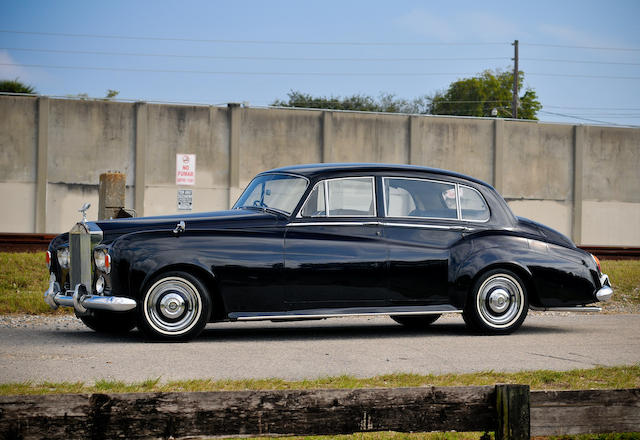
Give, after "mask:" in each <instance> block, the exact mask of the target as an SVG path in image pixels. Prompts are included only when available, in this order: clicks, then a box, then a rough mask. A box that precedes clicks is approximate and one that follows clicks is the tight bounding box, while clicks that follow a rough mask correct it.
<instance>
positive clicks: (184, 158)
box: [176, 153, 196, 185]
mask: <svg viewBox="0 0 640 440" xmlns="http://www.w3.org/2000/svg"><path fill="white" fill-rule="evenodd" d="M195 184H196V155H195V154H180V153H178V154H176V185H195Z"/></svg>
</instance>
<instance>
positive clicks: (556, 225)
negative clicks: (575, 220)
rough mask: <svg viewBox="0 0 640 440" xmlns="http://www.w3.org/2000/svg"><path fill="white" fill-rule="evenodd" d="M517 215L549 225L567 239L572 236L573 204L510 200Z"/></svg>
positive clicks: (510, 205)
mask: <svg viewBox="0 0 640 440" xmlns="http://www.w3.org/2000/svg"><path fill="white" fill-rule="evenodd" d="M508 203H509V207H510V208H511V210H512V211H513V213H514V214H515V215H518V216H520V217H526V218H529V219H531V220H535V221H537V222H539V223H542V224H543V225H547V226H549V227H551V228H553V229H555V230H556V231H559V232H562V233H563V234H564V235H566V236H567V237H570V236H571V208H572V204H571V202H556V201H545V200H510V201H509V202H508Z"/></svg>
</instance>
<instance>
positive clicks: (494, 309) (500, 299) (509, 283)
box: [476, 274, 524, 328]
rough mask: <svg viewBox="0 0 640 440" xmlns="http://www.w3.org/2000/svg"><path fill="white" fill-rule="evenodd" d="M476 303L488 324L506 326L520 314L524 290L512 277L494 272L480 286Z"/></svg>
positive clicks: (498, 326)
mask: <svg viewBox="0 0 640 440" xmlns="http://www.w3.org/2000/svg"><path fill="white" fill-rule="evenodd" d="M476 305H477V308H478V312H479V314H480V317H481V318H482V320H483V321H485V322H486V323H487V324H488V325H490V326H492V327H496V328H500V327H508V326H509V325H511V324H512V323H513V322H514V321H516V320H517V319H518V318H519V317H520V315H522V311H523V308H524V292H523V291H522V287H521V286H520V283H518V281H516V280H515V279H514V278H513V277H511V276H509V275H507V274H495V275H493V276H491V277H489V278H487V279H486V280H485V281H484V283H482V285H481V286H480V289H479V290H478V297H477V303H476Z"/></svg>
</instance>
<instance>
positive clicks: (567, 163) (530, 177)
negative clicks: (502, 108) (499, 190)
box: [503, 121, 573, 201]
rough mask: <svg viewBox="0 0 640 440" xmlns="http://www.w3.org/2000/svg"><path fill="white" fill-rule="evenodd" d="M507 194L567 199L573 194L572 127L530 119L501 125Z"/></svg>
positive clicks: (508, 196)
mask: <svg viewBox="0 0 640 440" xmlns="http://www.w3.org/2000/svg"><path fill="white" fill-rule="evenodd" d="M503 169H504V190H503V193H504V194H503V196H504V197H507V198H523V199H538V200H558V201H567V200H571V199H572V197H573V189H572V188H573V127H572V126H566V125H556V124H538V123H532V122H511V121H510V122H509V123H507V124H505V126H504V168H503Z"/></svg>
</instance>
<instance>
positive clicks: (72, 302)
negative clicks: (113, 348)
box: [44, 275, 136, 313]
mask: <svg viewBox="0 0 640 440" xmlns="http://www.w3.org/2000/svg"><path fill="white" fill-rule="evenodd" d="M44 301H45V302H46V303H47V304H49V306H50V307H51V308H52V309H54V310H55V309H57V308H58V307H59V306H62V307H73V308H74V309H75V310H76V312H78V313H86V312H87V310H88V309H90V310H108V311H110V312H126V311H128V310H132V309H135V307H136V301H135V300H133V299H131V298H125V297H121V296H99V295H89V294H87V289H86V287H85V286H84V285H83V284H78V285H77V286H76V287H75V289H74V290H73V291H72V290H67V291H66V292H63V291H62V289H60V284H58V282H57V281H56V279H55V276H53V275H52V276H51V279H50V282H49V288H48V289H47V291H46V292H45V293H44Z"/></svg>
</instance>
